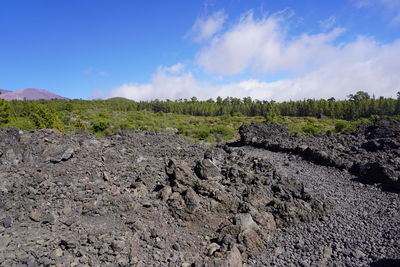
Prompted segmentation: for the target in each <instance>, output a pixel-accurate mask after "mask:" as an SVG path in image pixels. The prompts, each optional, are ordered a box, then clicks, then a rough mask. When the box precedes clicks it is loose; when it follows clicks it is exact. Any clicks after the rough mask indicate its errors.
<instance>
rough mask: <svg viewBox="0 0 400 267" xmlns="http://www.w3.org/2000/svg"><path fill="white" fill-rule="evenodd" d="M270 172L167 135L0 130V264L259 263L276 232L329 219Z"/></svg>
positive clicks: (259, 161) (295, 183) (256, 158)
mask: <svg viewBox="0 0 400 267" xmlns="http://www.w3.org/2000/svg"><path fill="white" fill-rule="evenodd" d="M276 166H277V164H275V163H274V162H273V159H272V158H270V157H266V156H264V155H262V154H260V155H252V154H251V153H246V152H244V150H242V149H236V148H229V147H224V149H222V148H213V149H210V148H207V147H202V146H198V145H195V144H193V143H191V142H189V141H186V140H184V139H181V138H179V137H178V136H176V135H171V134H166V133H159V134H156V133H152V132H136V133H120V134H117V135H113V136H110V137H107V138H96V137H94V136H92V135H89V134H86V133H83V132H82V133H77V134H74V135H63V134H60V133H58V132H56V131H52V130H40V131H33V132H22V131H20V130H18V129H16V128H9V129H0V222H1V223H0V266H21V265H22V266H53V265H56V266H231V267H232V266H238V267H239V266H260V265H263V264H264V263H263V262H264V261H265V260H267V258H266V257H269V256H268V255H269V254H270V252H269V251H268V248H269V247H270V246H271V244H272V243H271V240H272V239H271V238H273V236H274V235H275V233H277V232H280V231H283V230H282V229H289V228H291V227H296V225H297V226H300V225H309V224H310V223H314V222H320V221H327V220H329V218H331V216H332V214H335V205H333V204H332V202H331V201H329V200H328V199H326V198H325V197H323V196H319V195H318V194H316V193H313V192H310V190H308V189H307V188H305V187H304V186H303V183H302V182H301V181H300V180H299V179H298V177H297V176H296V175H294V176H292V174H290V175H288V173H287V172H285V171H284V170H283V169H281V168H277V167H276ZM300 227H301V226H300ZM304 227H305V226H304ZM276 240H278V239H276ZM276 250H277V253H278V252H279V253H280V251H281V250H279V249H278V248H277V249H276ZM282 253H284V252H282ZM282 253H280V254H279V255H282ZM357 253H358V252H357ZM361 253H365V252H362V251H360V253H358V254H357V255H362V254H361ZM366 257H367V256H366Z"/></svg>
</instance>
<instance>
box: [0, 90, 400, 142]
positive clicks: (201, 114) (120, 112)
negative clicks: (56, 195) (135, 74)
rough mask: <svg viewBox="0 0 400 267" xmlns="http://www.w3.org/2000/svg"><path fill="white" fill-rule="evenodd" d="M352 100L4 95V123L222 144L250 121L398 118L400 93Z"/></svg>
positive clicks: (0, 115) (322, 127)
mask: <svg viewBox="0 0 400 267" xmlns="http://www.w3.org/2000/svg"><path fill="white" fill-rule="evenodd" d="M348 98H349V99H348V100H341V101H336V100H335V99H333V98H330V99H328V100H324V99H322V100H315V99H307V100H302V101H287V102H282V103H277V102H274V101H260V100H253V99H251V98H250V97H245V98H243V99H239V98H232V97H227V98H225V99H222V98H221V97H218V98H217V99H216V100H213V99H209V100H206V101H199V100H198V99H197V98H196V97H192V98H191V99H190V100H188V99H179V100H176V101H170V100H166V101H160V100H154V101H150V102H135V101H131V100H128V99H124V98H111V99H108V100H93V101H86V100H40V101H26V100H25V101H16V100H14V101H10V102H7V101H4V100H1V99H0V126H2V127H7V126H16V127H19V128H21V129H23V130H33V129H41V128H53V129H58V130H60V131H63V132H74V131H77V130H83V131H90V132H92V133H94V134H96V135H107V134H112V133H115V132H118V131H121V130H127V129H129V130H151V131H168V132H173V133H177V134H180V135H182V136H185V137H188V138H193V139H198V140H203V141H206V142H219V141H222V140H225V141H227V140H232V139H234V138H235V137H236V135H237V130H238V128H239V127H240V126H241V125H242V124H246V123H252V122H265V121H268V122H276V123H279V124H282V125H286V126H287V127H288V129H289V130H290V131H292V132H299V133H306V134H323V133H326V132H327V131H328V130H329V131H331V132H334V133H335V132H340V131H351V130H354V129H355V128H356V126H357V125H358V124H359V123H362V122H371V121H373V120H374V119H375V118H376V117H377V116H400V92H399V93H398V94H397V99H393V98H384V97H379V98H375V97H370V96H369V95H368V93H366V92H363V91H359V92H357V93H355V94H354V95H353V94H352V95H349V96H348Z"/></svg>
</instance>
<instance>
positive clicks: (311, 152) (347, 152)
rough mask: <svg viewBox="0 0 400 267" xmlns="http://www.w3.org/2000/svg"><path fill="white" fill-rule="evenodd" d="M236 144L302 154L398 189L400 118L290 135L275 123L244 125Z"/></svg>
mask: <svg viewBox="0 0 400 267" xmlns="http://www.w3.org/2000/svg"><path fill="white" fill-rule="evenodd" d="M240 137H241V138H240V142H238V143H239V145H251V146H254V147H258V148H264V149H267V150H270V151H275V152H285V153H291V154H296V155H300V156H302V158H303V159H306V160H309V161H312V162H314V163H317V164H319V165H324V166H332V167H335V168H338V169H341V170H348V171H350V172H351V173H352V174H354V175H356V176H357V177H358V178H359V180H361V181H363V182H366V183H377V184H380V185H382V186H383V188H384V189H385V190H389V191H397V192H399V191H400V120H396V119H378V120H377V121H376V122H375V123H374V124H373V125H361V126H360V127H359V129H358V131H356V132H353V133H346V132H344V133H341V134H337V135H332V134H327V135H315V136H308V135H301V134H290V133H288V132H287V131H286V129H285V128H283V127H282V126H279V125H277V124H274V123H269V124H261V123H260V124H252V125H244V126H242V127H241V129H240Z"/></svg>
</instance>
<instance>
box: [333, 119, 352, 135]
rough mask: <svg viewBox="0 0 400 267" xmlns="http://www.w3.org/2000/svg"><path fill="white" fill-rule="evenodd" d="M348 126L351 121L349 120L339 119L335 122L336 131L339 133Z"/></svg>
mask: <svg viewBox="0 0 400 267" xmlns="http://www.w3.org/2000/svg"><path fill="white" fill-rule="evenodd" d="M348 127H349V123H348V122H345V121H338V122H337V123H336V124H335V131H336V132H337V133H340V132H341V131H344V130H346V129H347V128H348Z"/></svg>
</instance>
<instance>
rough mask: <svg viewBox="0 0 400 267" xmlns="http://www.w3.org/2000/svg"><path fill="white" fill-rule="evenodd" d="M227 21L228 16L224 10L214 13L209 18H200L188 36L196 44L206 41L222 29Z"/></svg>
mask: <svg viewBox="0 0 400 267" xmlns="http://www.w3.org/2000/svg"><path fill="white" fill-rule="evenodd" d="M226 19H227V15H226V14H225V12H224V11H223V10H220V11H217V12H214V13H213V14H212V15H211V16H208V17H199V18H197V19H196V21H195V23H194V25H193V26H192V29H191V30H190V31H189V32H188V34H187V36H189V37H191V38H192V39H193V41H195V42H203V41H206V40H208V39H209V38H211V37H212V36H213V35H214V34H216V33H217V32H218V31H220V30H221V29H222V26H223V25H224V22H225V20H226Z"/></svg>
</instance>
